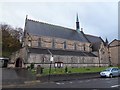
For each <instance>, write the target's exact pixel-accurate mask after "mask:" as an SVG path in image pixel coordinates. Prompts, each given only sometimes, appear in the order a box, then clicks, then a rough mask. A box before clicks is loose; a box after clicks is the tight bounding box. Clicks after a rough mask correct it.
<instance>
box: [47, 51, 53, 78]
mask: <svg viewBox="0 0 120 90" xmlns="http://www.w3.org/2000/svg"><path fill="white" fill-rule="evenodd" d="M48 52H49V53H50V55H51V56H50V68H49V76H48V80H50V73H51V65H52V62H53V55H52V53H51V52H50V50H49V49H48Z"/></svg>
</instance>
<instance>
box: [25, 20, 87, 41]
mask: <svg viewBox="0 0 120 90" xmlns="http://www.w3.org/2000/svg"><path fill="white" fill-rule="evenodd" d="M25 30H26V32H27V33H29V34H32V35H38V36H50V37H58V38H63V39H68V40H77V41H80V42H88V40H87V39H86V38H85V37H84V35H83V33H81V32H77V30H74V29H70V28H65V27H61V26H56V25H52V24H47V23H43V22H38V21H34V20H30V19H26V25H25Z"/></svg>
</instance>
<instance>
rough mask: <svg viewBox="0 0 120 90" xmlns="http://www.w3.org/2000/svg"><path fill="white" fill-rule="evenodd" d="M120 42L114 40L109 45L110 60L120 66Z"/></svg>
mask: <svg viewBox="0 0 120 90" xmlns="http://www.w3.org/2000/svg"><path fill="white" fill-rule="evenodd" d="M119 45H120V43H119V42H118V40H114V41H113V42H112V43H111V44H110V47H109V52H110V60H111V64H112V65H114V66H116V65H119V66H120V61H119V59H120V46H119Z"/></svg>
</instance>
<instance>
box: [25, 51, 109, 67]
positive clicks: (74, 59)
mask: <svg viewBox="0 0 120 90" xmlns="http://www.w3.org/2000/svg"><path fill="white" fill-rule="evenodd" d="M53 57H54V61H53V62H52V67H54V64H55V62H63V67H65V66H68V67H87V66H100V65H101V66H108V64H107V63H106V62H105V63H99V60H98V57H87V56H86V57H83V56H65V55H62V56H61V55H54V56H53ZM30 63H34V64H35V66H37V65H42V66H43V67H49V64H50V55H47V54H46V55H45V54H34V53H30V55H29V57H28V62H27V64H26V67H27V65H30Z"/></svg>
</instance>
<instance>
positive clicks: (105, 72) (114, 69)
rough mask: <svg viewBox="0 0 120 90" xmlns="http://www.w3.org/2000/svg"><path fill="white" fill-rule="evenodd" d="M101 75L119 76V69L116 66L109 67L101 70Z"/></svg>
mask: <svg viewBox="0 0 120 90" xmlns="http://www.w3.org/2000/svg"><path fill="white" fill-rule="evenodd" d="M100 76H101V77H111V78H112V77H113V76H120V69H119V68H117V67H111V68H107V69H105V70H103V71H102V72H100Z"/></svg>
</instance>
